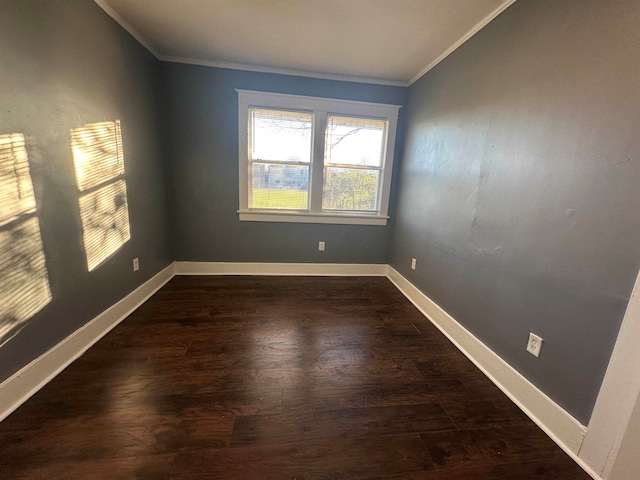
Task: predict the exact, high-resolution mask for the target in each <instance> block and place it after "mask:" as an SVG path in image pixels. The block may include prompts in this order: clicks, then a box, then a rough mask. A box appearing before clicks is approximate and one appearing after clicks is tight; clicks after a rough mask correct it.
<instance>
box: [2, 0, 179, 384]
mask: <svg viewBox="0 0 640 480" xmlns="http://www.w3.org/2000/svg"><path fill="white" fill-rule="evenodd" d="M0 11H1V12H2V14H1V15H0V65H1V67H0V107H1V109H0V135H1V134H8V133H21V134H23V135H24V136H25V139H26V144H27V153H28V156H29V164H30V171H31V177H32V180H33V184H34V190H35V197H36V201H37V209H38V218H39V222H40V229H41V234H42V244H43V249H44V253H45V257H46V266H47V272H48V278H49V282H50V288H51V294H52V300H51V302H50V303H49V304H48V305H47V306H45V307H44V309H42V310H41V311H40V312H39V313H37V314H36V315H35V316H33V317H32V318H31V320H30V321H29V322H28V323H27V324H26V326H25V327H24V328H23V329H22V330H21V331H20V332H19V333H18V334H17V335H16V336H15V337H13V338H12V339H11V340H9V341H8V342H7V343H6V344H5V345H3V346H2V348H0V380H3V379H6V378H7V377H9V376H10V375H12V374H13V373H14V372H16V371H17V370H18V369H20V368H21V367H22V366H24V365H26V364H27V363H29V362H30V361H31V360H33V359H34V358H36V357H37V356H39V355H40V354H42V353H43V352H45V351H47V350H48V349H49V348H51V347H52V346H53V345H55V344H56V343H58V342H59V341H61V340H62V339H64V338H65V337H66V336H68V335H69V334H71V333H72V332H73V331H75V330H76V329H78V328H79V327H81V326H82V325H84V324H85V323H86V322H87V321H89V320H90V319H92V318H93V317H94V316H95V315H97V314H98V313H100V312H102V311H103V310H105V309H106V308H108V307H109V306H111V305H112V304H114V303H115V302H116V301H117V300H119V299H121V298H123V297H124V296H125V295H126V294H128V293H129V292H131V291H132V290H133V289H134V288H136V287H137V286H138V285H140V284H142V283H143V282H144V281H146V280H147V279H149V278H150V277H152V276H153V275H154V274H155V273H157V272H158V271H160V270H161V269H162V268H163V267H165V266H167V265H168V264H169V263H170V251H169V244H168V241H167V237H168V234H167V230H168V226H167V219H166V211H167V207H166V197H167V195H166V189H165V180H164V171H163V157H162V153H163V151H162V130H161V125H160V124H159V121H160V119H161V115H160V108H159V104H160V102H159V101H158V93H159V88H158V87H159V81H158V76H159V73H160V72H159V62H158V61H157V60H156V59H155V58H154V57H153V56H151V55H150V54H149V53H148V52H147V51H146V50H145V49H144V48H143V47H141V46H140V45H139V44H138V43H137V42H136V41H135V40H133V38H132V37H130V36H129V35H128V34H127V33H126V32H125V31H124V30H122V29H121V28H120V27H119V26H118V25H117V24H116V23H115V22H114V21H113V20H112V19H111V18H109V17H108V16H107V15H106V14H105V13H104V12H103V11H102V10H101V9H100V8H99V7H97V6H96V5H95V4H94V3H93V2H91V1H87V0H65V1H59V2H52V1H49V0H20V1H19V2H16V1H11V0H7V1H2V2H1V3H0ZM116 119H119V120H120V121H121V129H122V138H123V150H124V164H125V179H126V182H127V195H128V205H129V216H130V230H131V239H130V240H129V241H128V242H126V243H125V244H124V245H123V246H122V248H121V249H120V250H119V251H118V252H117V253H116V254H114V255H113V256H111V257H110V258H109V259H108V260H106V261H105V262H104V263H103V264H102V265H101V266H99V267H98V268H96V269H95V270H94V271H92V272H88V271H87V264H86V259H85V254H84V249H83V243H82V231H81V222H80V212H79V206H78V197H79V193H78V189H77V187H76V182H75V176H74V165H73V156H72V151H71V146H70V129H72V128H76V127H79V126H81V125H84V124H88V123H94V122H103V121H112V120H116ZM2 254H3V252H0V256H1V255H2ZM133 257H139V258H140V265H141V268H140V270H139V271H138V272H136V273H134V272H133V270H132V259H133ZM1 260H2V261H6V260H7V259H6V258H2V259H1ZM0 301H2V300H1V299H0Z"/></svg>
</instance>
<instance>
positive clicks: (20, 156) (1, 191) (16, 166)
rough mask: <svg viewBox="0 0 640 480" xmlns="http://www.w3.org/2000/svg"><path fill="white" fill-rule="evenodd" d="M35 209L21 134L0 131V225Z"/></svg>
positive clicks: (25, 150)
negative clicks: (3, 133)
mask: <svg viewBox="0 0 640 480" xmlns="http://www.w3.org/2000/svg"><path fill="white" fill-rule="evenodd" d="M35 210H36V199H35V197H34V195H33V185H32V184H31V176H30V175H29V161H28V160H27V149H26V147H25V142H24V135H22V134H21V133H12V134H8V135H0V225H3V224H5V223H7V222H9V221H10V220H13V219H15V218H16V217H18V216H19V215H23V214H25V213H32V212H35Z"/></svg>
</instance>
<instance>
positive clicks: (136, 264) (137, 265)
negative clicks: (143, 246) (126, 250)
mask: <svg viewBox="0 0 640 480" xmlns="http://www.w3.org/2000/svg"><path fill="white" fill-rule="evenodd" d="M138 270H140V259H138V258H134V259H133V271H134V272H137V271H138Z"/></svg>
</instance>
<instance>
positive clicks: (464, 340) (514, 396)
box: [388, 267, 600, 480]
mask: <svg viewBox="0 0 640 480" xmlns="http://www.w3.org/2000/svg"><path fill="white" fill-rule="evenodd" d="M388 278H389V280H391V282H392V283H393V284H394V285H395V286H396V287H397V288H398V290H400V291H401V292H402V294H403V295H404V296H405V297H407V299H409V301H410V302H411V303H413V304H414V305H415V306H416V308H417V309H418V310H420V312H422V314H423V315H424V316H425V317H427V318H428V319H429V321H431V323H433V324H434V325H435V326H436V327H437V328H438V329H439V330H440V331H441V332H442V333H443V334H444V335H445V336H446V337H447V338H448V339H449V340H451V342H452V343H453V344H454V345H455V346H456V347H457V348H458V349H459V350H460V351H461V352H462V353H463V354H464V355H465V356H466V357H467V358H469V360H471V361H472V362H473V363H474V364H475V365H476V366H477V367H478V368H479V369H480V370H481V371H482V372H483V373H484V374H485V375H486V376H487V377H488V378H489V379H490V380H491V381H492V382H493V383H494V384H495V385H496V386H497V387H498V388H500V390H502V391H503V392H504V394H505V395H507V397H509V398H510V399H511V401H513V402H514V403H515V404H516V405H517V406H518V407H520V409H521V410H522V411H523V412H524V413H525V414H526V415H527V416H528V417H529V418H531V420H533V421H534V422H535V424H536V425H538V427H540V428H541V429H542V430H543V431H544V432H545V433H546V434H547V435H548V436H549V437H550V438H551V439H552V440H553V441H554V442H555V443H556V444H558V446H559V447H560V448H562V449H563V450H564V451H565V452H566V453H567V455H569V456H570V457H571V458H572V459H573V460H574V461H575V462H576V463H577V464H578V465H580V467H582V469H583V470H584V471H585V472H586V473H588V474H589V475H590V476H591V477H593V478H594V479H597V480H600V477H599V476H598V474H597V473H596V472H595V471H594V470H593V469H592V468H591V467H590V466H589V465H587V464H586V463H585V462H584V461H583V460H582V459H581V458H580V457H578V452H579V451H580V447H581V445H582V441H583V439H584V436H585V434H586V431H587V427H585V426H584V425H582V424H581V423H580V422H578V421H577V420H576V419H575V418H574V417H573V416H571V415H570V414H569V413H568V412H567V411H565V410H564V409H563V408H561V407H560V406H559V405H558V404H556V403H555V402H554V401H553V400H552V399H551V398H549V397H548V396H547V395H546V394H544V393H543V392H542V391H541V390H540V389H538V387H536V386H535V385H533V384H532V383H531V382H530V381H529V380H527V379H526V378H525V377H523V376H522V375H521V374H520V373H519V372H518V371H517V370H516V369H514V368H513V367H512V366H511V365H509V364H508V363H507V362H505V361H504V360H503V359H502V358H500V357H499V356H498V355H497V354H496V353H495V352H493V350H491V349H490V348H489V347H487V346H486V345H485V344H484V343H482V342H481V341H480V340H478V339H477V338H476V337H475V336H474V335H473V334H472V333H471V332H469V331H468V330H467V329H466V328H464V327H463V326H462V325H461V324H460V323H458V322H457V321H456V320H455V319H454V318H453V317H452V316H451V315H449V314H448V313H447V312H446V311H445V310H443V309H442V308H441V307H440V306H439V305H438V304H436V303H435V302H434V301H433V300H431V299H430V298H429V297H427V296H426V295H425V294H424V293H422V292H421V291H420V290H419V289H418V288H417V287H415V286H414V285H413V284H412V283H411V282H410V281H409V280H407V279H406V278H405V277H403V276H402V275H401V274H400V273H399V272H398V271H397V270H395V269H394V268H393V267H389V272H388Z"/></svg>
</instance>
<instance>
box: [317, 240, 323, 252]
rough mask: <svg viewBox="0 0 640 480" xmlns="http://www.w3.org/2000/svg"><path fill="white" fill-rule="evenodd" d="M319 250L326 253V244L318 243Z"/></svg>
mask: <svg viewBox="0 0 640 480" xmlns="http://www.w3.org/2000/svg"><path fill="white" fill-rule="evenodd" d="M318 250H319V251H321V252H324V242H318Z"/></svg>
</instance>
